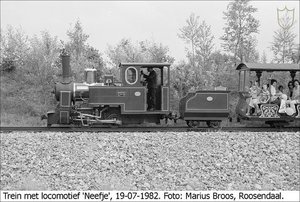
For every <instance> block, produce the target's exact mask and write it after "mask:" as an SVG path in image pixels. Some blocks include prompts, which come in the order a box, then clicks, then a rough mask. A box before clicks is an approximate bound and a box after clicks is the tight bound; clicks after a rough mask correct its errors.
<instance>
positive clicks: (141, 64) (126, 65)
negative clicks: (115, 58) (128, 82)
mask: <svg viewBox="0 0 300 202" xmlns="http://www.w3.org/2000/svg"><path fill="white" fill-rule="evenodd" d="M128 66H135V67H136V66H139V67H143V68H147V67H156V68H162V67H169V66H171V64H170V63H120V64H119V67H128Z"/></svg>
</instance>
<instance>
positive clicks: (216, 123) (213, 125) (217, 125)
mask: <svg viewBox="0 0 300 202" xmlns="http://www.w3.org/2000/svg"><path fill="white" fill-rule="evenodd" d="M206 124H207V125H208V127H211V128H220V126H221V121H206Z"/></svg>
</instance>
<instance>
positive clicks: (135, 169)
mask: <svg viewBox="0 0 300 202" xmlns="http://www.w3.org/2000/svg"><path fill="white" fill-rule="evenodd" d="M0 135H1V190H295V191H297V190H300V187H299V186H300V184H299V181H300V177H299V170H300V165H299V158H300V157H299V148H300V143H299V138H300V133H286V132H282V133H249V132H241V133H237V132H236V133H224V132H211V133H197V132H188V133H171V132H166V133H108V134H106V133H50V132H49V133H26V132H12V133H1V134H0Z"/></svg>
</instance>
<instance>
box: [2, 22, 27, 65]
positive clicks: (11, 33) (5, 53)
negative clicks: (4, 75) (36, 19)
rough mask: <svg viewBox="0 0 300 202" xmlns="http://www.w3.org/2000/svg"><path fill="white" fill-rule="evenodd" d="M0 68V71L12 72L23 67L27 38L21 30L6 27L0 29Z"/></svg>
mask: <svg viewBox="0 0 300 202" xmlns="http://www.w3.org/2000/svg"><path fill="white" fill-rule="evenodd" d="M0 44H1V48H0V54H1V57H0V67H1V71H13V70H15V69H18V68H21V67H22V66H23V65H24V62H25V60H26V57H27V54H28V51H29V40H28V36H27V35H26V34H25V33H24V31H23V30H22V29H21V28H18V29H15V28H13V27H12V26H8V27H7V29H6V30H2V29H1V43H0Z"/></svg>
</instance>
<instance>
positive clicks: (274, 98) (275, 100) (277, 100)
mask: <svg viewBox="0 0 300 202" xmlns="http://www.w3.org/2000/svg"><path fill="white" fill-rule="evenodd" d="M276 86H277V81H276V80H275V79H272V80H271V86H270V92H271V98H270V99H271V100H270V101H271V103H272V104H277V105H280V98H279V96H280V95H281V93H277V92H276Z"/></svg>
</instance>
